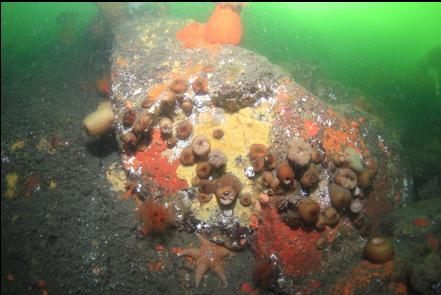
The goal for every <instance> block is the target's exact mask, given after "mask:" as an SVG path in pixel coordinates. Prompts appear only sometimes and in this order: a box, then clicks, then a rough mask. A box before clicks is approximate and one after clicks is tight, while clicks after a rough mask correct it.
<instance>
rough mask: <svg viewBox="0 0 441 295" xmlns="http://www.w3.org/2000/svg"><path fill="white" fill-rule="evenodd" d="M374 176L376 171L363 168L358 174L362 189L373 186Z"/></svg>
mask: <svg viewBox="0 0 441 295" xmlns="http://www.w3.org/2000/svg"><path fill="white" fill-rule="evenodd" d="M373 178H374V172H372V170H369V169H367V168H365V169H363V170H362V171H361V172H360V174H359V175H358V185H359V186H360V188H362V189H366V188H368V187H370V186H371V184H372V179H373Z"/></svg>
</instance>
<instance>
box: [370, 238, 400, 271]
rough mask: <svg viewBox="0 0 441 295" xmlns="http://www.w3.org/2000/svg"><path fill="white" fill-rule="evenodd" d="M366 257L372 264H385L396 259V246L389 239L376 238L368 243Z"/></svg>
mask: <svg viewBox="0 0 441 295" xmlns="http://www.w3.org/2000/svg"><path fill="white" fill-rule="evenodd" d="M364 255H365V256H366V258H367V259H368V260H369V261H370V262H373V263H377V264H381V263H385V262H388V261H389V260H391V259H392V258H393V257H394V245H393V244H392V241H391V240H390V239H389V238H386V237H383V236H376V237H373V238H371V239H370V240H369V241H368V242H367V244H366V246H365V248H364Z"/></svg>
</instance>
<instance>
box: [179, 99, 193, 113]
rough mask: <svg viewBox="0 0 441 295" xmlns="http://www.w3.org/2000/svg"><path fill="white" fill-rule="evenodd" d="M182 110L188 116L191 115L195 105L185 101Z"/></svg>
mask: <svg viewBox="0 0 441 295" xmlns="http://www.w3.org/2000/svg"><path fill="white" fill-rule="evenodd" d="M181 109H182V110H183V111H184V113H186V114H187V115H188V114H190V113H191V111H192V110H193V103H192V102H191V100H184V101H183V102H182V104H181Z"/></svg>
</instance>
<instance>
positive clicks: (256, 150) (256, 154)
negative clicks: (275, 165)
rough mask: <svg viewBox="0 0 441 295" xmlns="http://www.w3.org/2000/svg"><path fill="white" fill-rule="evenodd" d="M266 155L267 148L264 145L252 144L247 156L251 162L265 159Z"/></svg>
mask: <svg viewBox="0 0 441 295" xmlns="http://www.w3.org/2000/svg"><path fill="white" fill-rule="evenodd" d="M267 155H268V149H267V147H266V146H265V145H264V144H260V143H255V144H252V145H251V147H250V153H249V154H248V156H249V157H250V160H251V161H254V160H257V159H265V157H266V156H267Z"/></svg>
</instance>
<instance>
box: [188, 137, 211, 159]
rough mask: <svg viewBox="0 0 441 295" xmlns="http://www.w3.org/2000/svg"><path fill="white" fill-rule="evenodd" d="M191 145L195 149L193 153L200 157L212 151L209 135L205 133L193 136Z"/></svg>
mask: <svg viewBox="0 0 441 295" xmlns="http://www.w3.org/2000/svg"><path fill="white" fill-rule="evenodd" d="M191 147H192V149H193V153H194V154H195V155H196V156H199V157H205V156H207V155H208V153H210V149H211V144H210V140H209V139H208V137H206V136H204V135H198V136H196V137H195V138H193V141H192V142H191Z"/></svg>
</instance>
